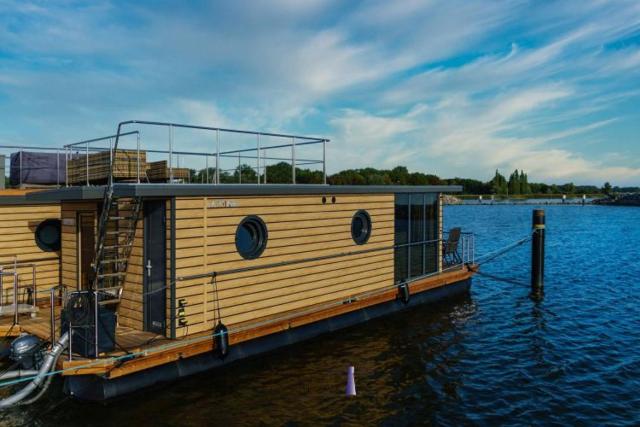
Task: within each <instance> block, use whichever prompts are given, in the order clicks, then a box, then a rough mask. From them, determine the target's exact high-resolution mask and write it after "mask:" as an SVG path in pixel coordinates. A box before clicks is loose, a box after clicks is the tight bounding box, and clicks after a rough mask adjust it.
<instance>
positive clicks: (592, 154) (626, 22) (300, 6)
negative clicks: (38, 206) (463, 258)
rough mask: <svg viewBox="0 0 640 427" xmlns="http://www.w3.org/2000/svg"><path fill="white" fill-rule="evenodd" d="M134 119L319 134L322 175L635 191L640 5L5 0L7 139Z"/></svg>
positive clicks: (1, 119)
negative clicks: (384, 173) (524, 175)
mask: <svg viewBox="0 0 640 427" xmlns="http://www.w3.org/2000/svg"><path fill="white" fill-rule="evenodd" d="M132 119H138V120H159V121H173V122H186V123H193V124H201V125H208V126H220V127H232V128H240V129H251V130H260V131H277V132H286V133H296V134H302V135H315V136H322V137H326V138H329V139H330V140H331V142H330V143H329V144H328V147H327V168H328V171H329V172H336V171H338V170H341V169H345V168H357V167H365V166H372V167H378V168H392V167H394V166H396V165H405V166H407V167H408V168H409V169H410V170H412V171H421V172H425V173H433V174H437V175H439V176H441V177H444V178H451V177H454V176H460V177H467V178H476V179H481V180H484V181H486V180H489V179H490V178H491V177H492V176H493V174H494V171H495V169H496V168H499V169H500V170H501V171H502V172H503V173H505V174H509V173H510V172H511V171H513V170H514V169H516V168H517V169H523V170H525V171H526V172H528V176H529V181H530V182H540V181H541V182H548V183H558V184H561V183H566V182H570V181H571V182H574V183H576V184H595V185H602V184H603V183H604V182H605V181H610V182H611V183H612V184H614V185H640V2H639V1H637V0H632V1H611V2H605V1H599V0H596V1H594V0H584V1H583V0H581V1H566V2H562V1H561V2H555V1H544V2H539V1H491V2H489V1H485V2H474V1H456V0H447V1H430V0H424V1H416V0H407V1H388V0H387V1H331V0H327V1H324V0H304V1H300V0H274V1H242V0H236V1H226V2H215V1H175V2H169V1H153V2H147V1H143V0H139V1H135V2H133V1H132V2H120V1H101V0H94V1H90V2H76V1H41V2H38V1H34V2H30V1H13V0H0V144H32V145H33V144H35V145H46V146H60V145H62V144H64V143H68V142H73V141H76V140H80V139H84V138H90V137H95V136H102V135H108V134H111V133H114V132H115V130H116V126H117V123H118V122H120V121H123V120H132ZM150 135H153V133H150ZM154 138H156V137H153V138H151V139H153V140H154V141H156V140H155V139H154ZM158 138H159V137H158ZM184 138H185V140H184V144H185V146H186V145H188V142H187V138H188V137H187V136H184ZM156 143H157V141H156ZM143 144H144V143H143ZM147 144H150V145H151V144H152V142H147Z"/></svg>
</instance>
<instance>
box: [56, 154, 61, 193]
mask: <svg viewBox="0 0 640 427" xmlns="http://www.w3.org/2000/svg"><path fill="white" fill-rule="evenodd" d="M56 187H60V150H56Z"/></svg>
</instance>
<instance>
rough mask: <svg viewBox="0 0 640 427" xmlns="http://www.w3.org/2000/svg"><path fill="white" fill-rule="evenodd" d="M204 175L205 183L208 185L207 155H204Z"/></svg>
mask: <svg viewBox="0 0 640 427" xmlns="http://www.w3.org/2000/svg"><path fill="white" fill-rule="evenodd" d="M204 175H205V177H206V183H207V184H208V183H209V155H208V154H205V155H204Z"/></svg>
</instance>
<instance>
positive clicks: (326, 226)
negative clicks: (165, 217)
mask: <svg viewBox="0 0 640 427" xmlns="http://www.w3.org/2000/svg"><path fill="white" fill-rule="evenodd" d="M359 209H365V210H366V211H367V212H368V213H369V214H370V216H371V220H372V233H371V237H370V239H369V241H368V242H367V243H366V244H365V245H356V244H355V243H354V242H353V240H352V238H351V219H352V217H353V215H354V214H355V212H356V211H358V210H359ZM247 215H258V216H260V217H261V218H262V219H263V220H264V222H265V224H266V226H267V229H268V242H267V246H266V249H265V251H264V252H263V254H262V255H261V256H260V257H259V258H257V259H253V260H246V259H243V258H242V257H241V256H240V255H239V254H238V252H237V250H236V246H235V232H236V227H237V226H238V224H239V223H240V221H241V220H242V219H243V218H244V217H245V216H247ZM175 232H176V242H175V245H176V247H175V255H176V276H177V277H183V276H187V275H192V274H201V273H209V272H212V271H218V272H220V271H224V270H229V269H237V268H243V267H253V266H260V265H267V264H272V263H278V262H288V261H294V260H305V259H310V258H315V257H321V256H333V255H339V254H343V253H347V252H355V251H361V250H365V249H374V248H379V249H381V250H380V251H379V252H371V253H367V254H358V255H350V256H344V257H338V258H331V259H328V260H321V261H307V262H303V263H299V264H294V265H285V266H278V267H269V268H265V269H259V270H255V271H250V272H242V273H234V274H229V275H222V276H220V277H218V279H217V287H218V296H219V301H220V311H221V316H222V319H223V321H224V323H225V324H226V325H227V326H231V325H234V324H239V323H241V322H246V321H249V320H252V319H256V318H261V317H265V316H270V315H275V314H278V313H282V312H285V311H290V310H296V309H300V308H303V307H307V306H311V305H314V304H319V303H323V302H326V301H331V300H339V299H346V298H349V297H350V296H352V295H354V294H357V293H362V292H367V291H372V290H376V289H380V288H383V287H387V286H389V285H391V284H392V283H393V265H394V263H393V250H392V249H385V248H390V247H391V246H392V245H393V241H394V195H393V194H353V195H344V196H340V195H338V196H337V197H336V202H335V203H332V200H331V196H330V195H329V196H327V197H326V203H324V204H323V203H322V196H260V197H228V198H220V197H215V198H205V197H199V198H198V197H190V198H177V199H176V230H175ZM175 292H176V299H177V300H180V299H182V300H184V301H185V303H186V307H185V319H186V321H187V326H186V327H180V326H179V325H176V336H177V337H180V336H185V335H187V334H192V333H196V332H200V331H205V330H208V329H211V328H213V326H214V323H215V321H216V314H215V310H214V308H215V293H214V289H213V286H212V283H211V280H210V279H198V280H185V281H178V282H177V283H176V291H175ZM167 307H168V313H167V314H168V317H170V315H171V313H170V308H169V307H170V306H169V304H167Z"/></svg>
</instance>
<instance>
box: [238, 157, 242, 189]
mask: <svg viewBox="0 0 640 427" xmlns="http://www.w3.org/2000/svg"><path fill="white" fill-rule="evenodd" d="M241 162H242V161H241V160H240V153H238V183H239V184H242V163H241Z"/></svg>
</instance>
